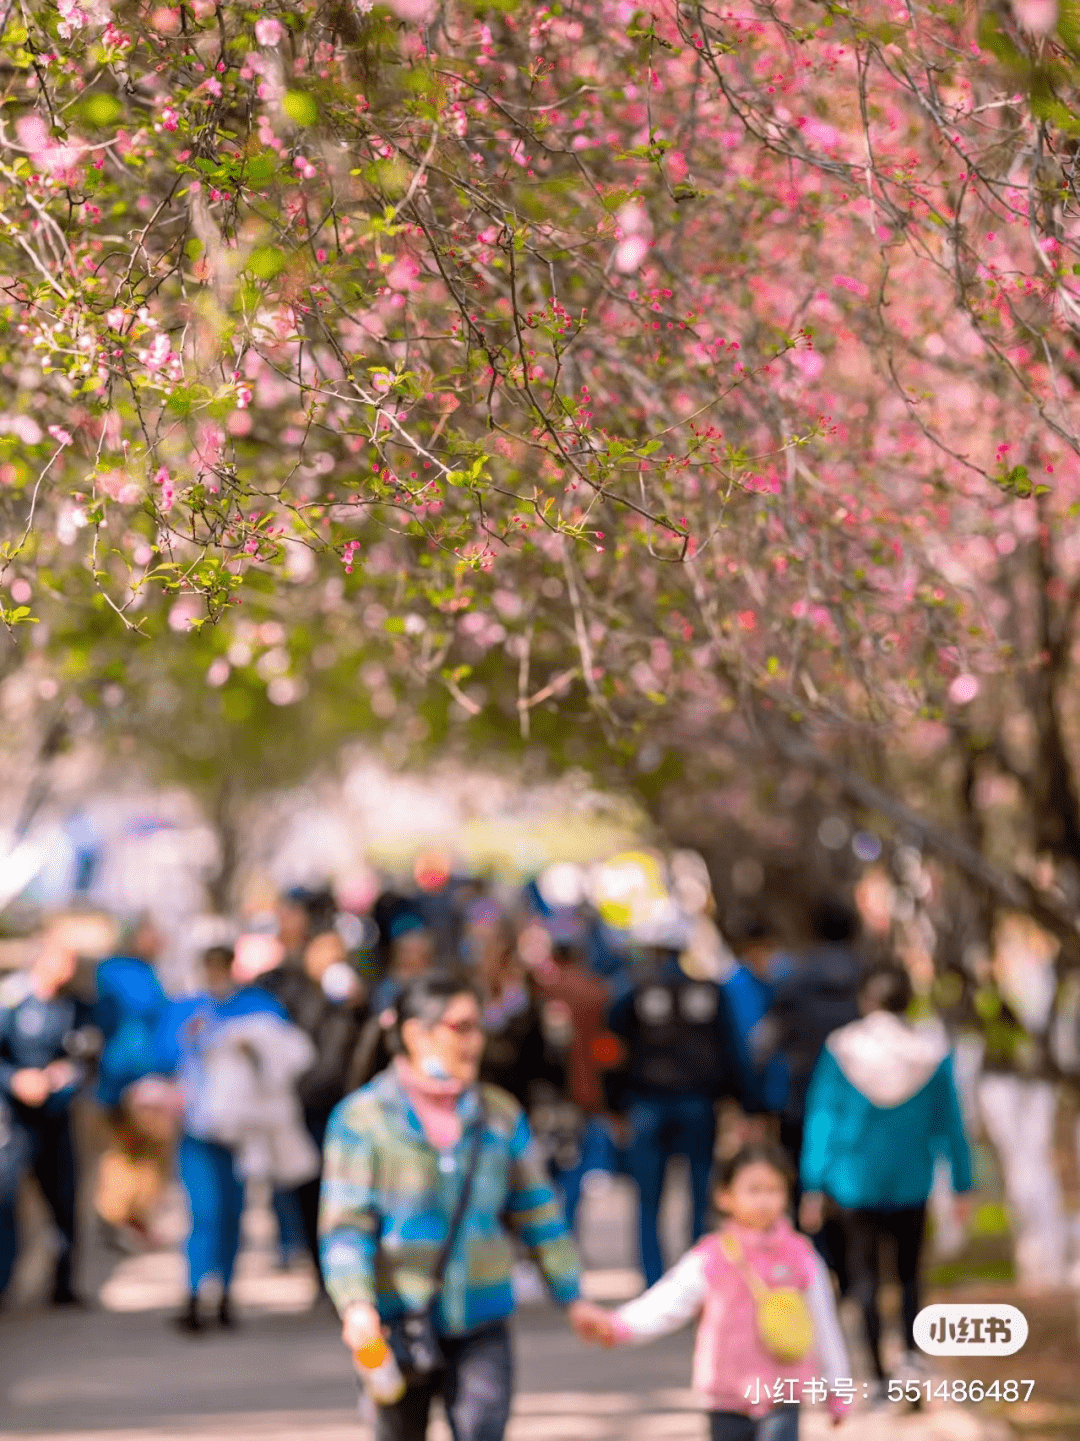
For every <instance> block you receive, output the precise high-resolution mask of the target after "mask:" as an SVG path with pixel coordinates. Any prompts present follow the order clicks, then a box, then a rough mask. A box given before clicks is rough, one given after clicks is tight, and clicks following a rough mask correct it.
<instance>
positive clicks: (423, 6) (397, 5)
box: [369, 0, 435, 23]
mask: <svg viewBox="0 0 1080 1441" xmlns="http://www.w3.org/2000/svg"><path fill="white" fill-rule="evenodd" d="M388 4H389V7H390V9H391V10H392V11H393V12H394V14H395V15H396V16H397V17H398V19H399V20H414V21H416V22H418V23H419V22H420V21H423V20H427V19H428V18H429V17H430V16H431V14H432V12H433V11H434V9H435V5H434V3H433V0H388ZM369 8H370V7H369Z"/></svg>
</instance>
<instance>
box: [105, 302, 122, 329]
mask: <svg viewBox="0 0 1080 1441" xmlns="http://www.w3.org/2000/svg"><path fill="white" fill-rule="evenodd" d="M126 318H127V317H126V316H125V314H124V312H123V311H122V310H121V309H120V307H119V306H115V307H114V308H113V309H112V310H107V311H106V312H105V324H106V325H107V326H108V327H109V329H110V330H122V329H123V326H124V321H125V320H126Z"/></svg>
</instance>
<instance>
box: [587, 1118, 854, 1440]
mask: <svg viewBox="0 0 1080 1441" xmlns="http://www.w3.org/2000/svg"><path fill="white" fill-rule="evenodd" d="M789 1194H790V1179H789V1172H788V1167H787V1160H786V1157H785V1156H784V1153H783V1152H782V1151H780V1150H779V1149H778V1148H777V1147H775V1146H773V1145H771V1144H768V1143H764V1142H761V1143H754V1144H752V1145H749V1146H744V1147H743V1149H742V1150H741V1151H740V1152H739V1153H738V1154H737V1155H736V1156H734V1157H732V1159H731V1160H730V1161H728V1163H727V1164H726V1165H725V1166H724V1168H723V1171H722V1172H721V1175H720V1181H719V1184H718V1187H717V1190H716V1194H715V1200H716V1205H717V1208H718V1210H719V1211H720V1212H721V1213H722V1215H723V1218H724V1219H723V1225H722V1227H721V1229H720V1230H719V1231H715V1232H713V1233H712V1234H711V1235H709V1236H706V1237H705V1238H704V1239H703V1240H701V1241H699V1242H698V1244H697V1245H696V1246H695V1247H694V1248H693V1249H692V1250H691V1251H688V1252H687V1254H686V1255H685V1256H684V1257H683V1258H682V1260H681V1261H679V1262H678V1264H677V1265H676V1266H674V1267H673V1268H672V1269H671V1270H670V1271H669V1272H668V1273H667V1275H666V1276H664V1277H663V1278H662V1279H661V1280H660V1281H658V1282H657V1283H656V1285H655V1286H653V1287H651V1288H650V1290H648V1291H646V1292H645V1294H644V1295H642V1296H639V1297H638V1298H637V1299H636V1300H634V1301H630V1302H629V1303H628V1304H627V1305H625V1306H622V1307H620V1309H619V1310H617V1311H615V1312H604V1311H601V1310H600V1308H599V1307H591V1308H590V1309H589V1311H588V1313H587V1315H586V1316H584V1317H583V1318H582V1324H581V1325H579V1327H578V1329H579V1332H580V1333H581V1334H582V1335H583V1336H584V1337H585V1338H586V1339H589V1340H595V1341H600V1342H601V1343H603V1344H605V1345H615V1344H618V1343H620V1342H634V1341H637V1342H642V1341H651V1340H653V1339H654V1338H656V1337H658V1336H666V1335H667V1334H668V1333H669V1332H672V1331H677V1330H678V1329H679V1328H680V1327H681V1326H684V1325H685V1324H686V1323H687V1321H689V1320H690V1319H691V1318H692V1317H694V1316H697V1317H699V1322H698V1333H697V1342H696V1344H695V1347H694V1372H693V1385H694V1390H695V1391H696V1392H697V1393H698V1395H699V1396H700V1398H701V1400H702V1401H703V1403H704V1405H705V1407H706V1408H707V1410H708V1412H709V1422H710V1426H711V1432H710V1435H711V1441H796V1438H797V1437H798V1434H799V1406H800V1404H801V1403H804V1402H808V1403H811V1404H814V1403H816V1404H827V1405H828V1407H829V1409H830V1411H831V1413H832V1416H833V1420H834V1422H839V1420H840V1419H841V1417H842V1415H843V1413H844V1410H845V1407H846V1404H847V1403H848V1402H849V1401H850V1399H851V1395H852V1392H853V1390H854V1387H853V1385H852V1382H851V1379H850V1378H851V1366H850V1363H849V1362H848V1358H847V1351H846V1348H845V1346H844V1338H843V1335H842V1334H841V1331H840V1323H839V1320H838V1319H837V1315H836V1302H835V1300H834V1297H833V1289H832V1282H831V1280H830V1279H829V1273H828V1271H827V1269H826V1267H825V1264H824V1262H823V1261H822V1260H821V1258H820V1256H818V1254H817V1252H816V1251H815V1250H814V1248H813V1246H811V1244H810V1242H809V1241H807V1240H806V1238H805V1237H804V1236H800V1235H798V1233H797V1232H795V1231H794V1230H792V1228H791V1224H790V1222H789V1221H788V1219H787V1207H788V1198H789ZM777 1289H789V1290H790V1289H794V1290H797V1291H799V1292H801V1293H802V1296H803V1299H804V1301H805V1312H803V1319H804V1321H805V1319H806V1313H807V1312H808V1313H809V1319H810V1320H811V1321H812V1322H813V1340H812V1342H810V1344H809V1345H808V1346H807V1349H806V1351H805V1353H804V1354H803V1355H802V1356H801V1357H800V1358H799V1359H798V1360H794V1361H792V1360H786V1361H783V1360H778V1359H777V1357H776V1356H775V1355H774V1354H773V1353H772V1351H770V1349H769V1346H768V1345H767V1344H766V1341H765V1339H763V1336H762V1334H761V1332H760V1331H759V1308H760V1302H761V1299H762V1297H763V1296H764V1294H765V1293H766V1291H772V1290H777Z"/></svg>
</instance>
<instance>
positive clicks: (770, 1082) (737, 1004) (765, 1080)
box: [721, 965, 788, 1111]
mask: <svg viewBox="0 0 1080 1441" xmlns="http://www.w3.org/2000/svg"><path fill="white" fill-rule="evenodd" d="M721 989H722V990H723V992H724V995H725V996H727V1000H728V1005H729V1007H730V1008H731V1014H732V1017H733V1018H734V1021H735V1026H736V1028H737V1030H738V1032H739V1035H740V1037H741V1038H742V1042H743V1047H744V1049H745V1051H746V1052H747V1054H748V1055H749V1056H750V1058H751V1061H754V1059H755V1057H754V1032H755V1031H756V1030H757V1028H758V1026H760V1025H761V1022H762V1021H763V1020H764V1019H765V1017H766V1016H767V1015H768V1013H769V1008H770V1006H771V1005H772V1002H773V994H774V989H773V987H772V986H771V985H770V984H769V982H768V981H763V980H762V979H761V977H760V976H756V975H755V974H754V972H753V971H752V970H750V968H749V966H744V965H739V966H736V967H735V969H734V970H733V971H732V973H731V975H730V976H728V978H727V980H725V981H722V982H721ZM759 1087H760V1091H761V1102H762V1105H763V1106H764V1107H765V1110H766V1111H780V1110H783V1107H784V1102H785V1101H786V1100H787V1093H788V1073H787V1062H786V1061H785V1059H784V1057H783V1056H781V1055H772V1056H770V1057H769V1058H768V1059H767V1060H766V1061H765V1063H764V1065H763V1066H761V1067H760V1077H759Z"/></svg>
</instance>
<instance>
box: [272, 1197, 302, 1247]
mask: <svg viewBox="0 0 1080 1441" xmlns="http://www.w3.org/2000/svg"><path fill="white" fill-rule="evenodd" d="M270 1205H271V1208H272V1209H273V1212H274V1217H275V1219H276V1220H277V1227H278V1254H279V1256H280V1257H281V1264H282V1265H283V1266H284V1265H286V1264H287V1263H288V1261H289V1258H290V1257H291V1256H292V1254H293V1252H294V1251H299V1250H300V1249H301V1248H303V1249H304V1250H305V1251H306V1250H307V1233H306V1232H305V1230H304V1218H303V1216H302V1215H301V1214H300V1202H299V1201H298V1200H297V1196H296V1192H295V1191H279V1190H277V1189H276V1188H275V1190H274V1191H273V1192H272V1193H271V1196H270Z"/></svg>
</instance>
